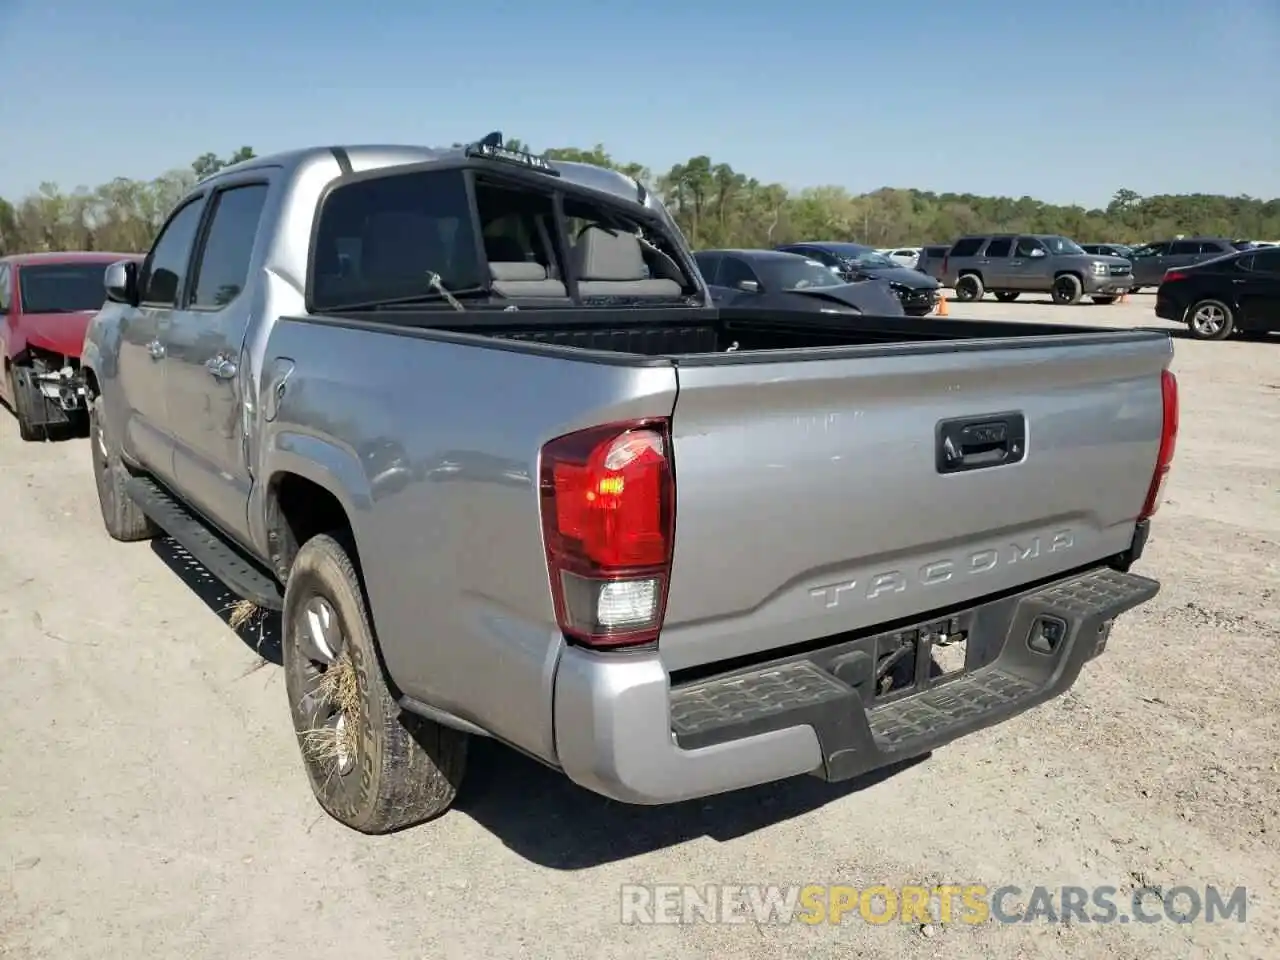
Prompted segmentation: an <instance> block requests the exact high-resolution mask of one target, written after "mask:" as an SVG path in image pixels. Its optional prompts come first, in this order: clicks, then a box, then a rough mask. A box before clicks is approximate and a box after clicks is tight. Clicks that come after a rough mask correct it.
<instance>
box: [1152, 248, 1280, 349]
mask: <svg viewBox="0 0 1280 960" xmlns="http://www.w3.org/2000/svg"><path fill="white" fill-rule="evenodd" d="M1156 316H1157V317H1160V318H1161V319H1162V320H1173V321H1174V322H1176V323H1185V324H1186V325H1187V329H1188V330H1189V331H1190V332H1191V336H1193V337H1194V338H1195V339H1197V340H1225V339H1227V337H1229V336H1231V335H1232V333H1238V334H1240V335H1241V336H1244V337H1249V338H1253V337H1263V336H1266V334H1268V333H1274V332H1277V331H1280V248H1277V247H1259V248H1257V249H1253V250H1242V251H1240V252H1238V253H1229V254H1227V255H1226V256H1225V257H1216V258H1214V259H1213V260H1206V261H1204V262H1202V263H1196V264H1188V265H1186V266H1181V267H1174V268H1172V269H1171V270H1169V271H1168V272H1167V273H1166V274H1165V275H1164V279H1162V280H1161V281H1160V286H1159V288H1158V289H1157V291H1156Z"/></svg>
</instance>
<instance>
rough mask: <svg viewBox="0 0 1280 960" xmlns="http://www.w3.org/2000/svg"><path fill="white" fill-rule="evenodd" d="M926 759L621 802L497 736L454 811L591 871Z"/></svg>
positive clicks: (481, 743)
mask: <svg viewBox="0 0 1280 960" xmlns="http://www.w3.org/2000/svg"><path fill="white" fill-rule="evenodd" d="M926 759H928V754H926V755H925V756H922V757H917V758H914V759H912V760H907V761H904V762H902V763H899V764H897V765H895V766H892V767H887V768H885V769H884V770H879V771H876V772H875V773H872V774H868V775H867V776H865V777H860V778H858V779H855V780H848V781H845V782H843V783H826V782H825V781H822V780H819V779H818V778H817V777H810V776H800V777H794V778H792V779H790V780H783V781H779V782H777V783H772V784H766V785H764V786H761V787H752V788H749V789H745V790H738V791H735V792H734V793H727V794H721V795H720V796H716V797H708V798H706V799H703V800H690V801H687V802H684V803H677V804H671V805H669V806H663V807H642V806H631V805H629V804H624V803H617V802H615V801H613V800H607V799H605V798H604V797H601V796H598V795H597V794H594V793H592V792H591V791H589V790H585V789H583V788H582V787H579V786H577V785H576V784H574V783H573V782H572V781H570V780H569V779H568V778H566V777H565V776H564V775H563V774H561V773H558V772H556V771H554V770H550V769H548V768H547V767H544V766H543V765H542V764H540V763H538V762H536V761H534V760H530V759H529V758H527V757H525V756H523V755H521V754H518V753H516V752H515V751H514V750H510V749H508V748H507V747H505V746H503V745H502V744H500V743H496V742H494V741H491V740H479V739H478V740H476V741H473V743H472V748H471V756H470V762H469V764H468V767H467V779H466V780H465V781H464V783H463V786H462V790H461V791H460V792H459V794H458V800H457V803H456V805H455V807H454V812H455V815H456V814H464V815H466V816H469V817H471V818H472V819H473V820H475V821H476V823H478V824H479V825H480V826H482V827H484V828H485V829H486V830H488V831H489V832H490V833H492V834H493V835H494V836H495V837H497V838H498V839H499V840H501V841H502V842H503V844H504V845H505V846H506V847H507V848H508V849H509V850H511V851H512V852H513V853H515V854H516V855H518V856H520V857H523V858H524V859H525V860H528V861H530V862H531V863H535V864H537V865H538V866H541V867H546V868H548V869H551V870H585V869H588V868H590V867H598V866H602V865H604V864H608V863H616V862H618V861H622V860H628V859H630V858H632V857H637V856H640V855H642V854H646V853H653V852H655V851H657V850H661V849H664V848H667V847H673V846H676V845H677V844H681V843H685V842H687V841H689V840H694V839H697V838H700V837H708V838H710V839H712V840H715V841H716V842H718V843H725V842H728V841H730V840H736V839H738V838H739V837H745V836H747V835H749V834H752V833H755V832H756V831H758V830H762V829H765V828H766V827H771V826H774V825H775V824H779V823H783V822H785V821H787V820H792V819H795V818H796V817H800V816H803V815H805V814H807V813H812V812H813V811H815V810H819V809H821V808H822V807H824V806H826V805H827V804H829V803H831V802H833V801H836V800H840V799H841V798H843V797H847V796H849V795H851V794H854V793H858V792H860V791H862V790H865V789H867V788H869V787H874V786H876V785H878V784H880V783H883V782H884V781H885V780H888V779H889V778H890V777H892V776H895V775H897V774H898V773H901V772H903V771H905V770H907V769H908V768H910V767H913V766H915V765H916V764H918V763H921V762H923V761H924V760H926Z"/></svg>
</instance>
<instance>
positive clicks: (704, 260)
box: [693, 253, 720, 285]
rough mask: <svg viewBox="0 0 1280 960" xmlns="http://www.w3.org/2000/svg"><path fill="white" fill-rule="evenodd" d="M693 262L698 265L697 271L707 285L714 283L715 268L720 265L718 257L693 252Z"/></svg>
mask: <svg viewBox="0 0 1280 960" xmlns="http://www.w3.org/2000/svg"><path fill="white" fill-rule="evenodd" d="M693 262H694V263H696V264H697V265H698V272H699V273H701V274H702V279H703V280H705V281H706V282H707V284H708V285H712V284H715V283H716V268H717V267H719V266H720V258H719V257H717V256H714V255H712V254H705V253H695V254H694V255H693Z"/></svg>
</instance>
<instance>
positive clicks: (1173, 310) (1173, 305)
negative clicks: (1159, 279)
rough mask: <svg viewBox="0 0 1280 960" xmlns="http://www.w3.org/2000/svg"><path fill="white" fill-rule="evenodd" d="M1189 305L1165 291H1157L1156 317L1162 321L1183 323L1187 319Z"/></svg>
mask: <svg viewBox="0 0 1280 960" xmlns="http://www.w3.org/2000/svg"><path fill="white" fill-rule="evenodd" d="M1186 315H1187V305H1186V304H1185V303H1183V302H1182V301H1181V300H1179V299H1177V298H1175V297H1171V296H1170V295H1169V294H1168V293H1166V292H1164V291H1163V290H1159V289H1158V290H1157V291H1156V316H1157V317H1159V318H1160V319H1161V320H1172V321H1174V322H1175V323H1182V322H1183V321H1184V320H1185V319H1186Z"/></svg>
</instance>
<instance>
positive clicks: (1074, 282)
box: [1053, 273, 1084, 307]
mask: <svg viewBox="0 0 1280 960" xmlns="http://www.w3.org/2000/svg"><path fill="white" fill-rule="evenodd" d="M1083 292H1084V285H1083V284H1081V283H1080V278H1079V277H1077V276H1076V275H1075V274H1072V273H1064V274H1061V275H1059V276H1057V277H1054V278H1053V302H1054V303H1056V304H1058V305H1059V306H1064V307H1069V306H1071V305H1072V304H1076V303H1079V302H1080V295H1081V293H1083Z"/></svg>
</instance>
